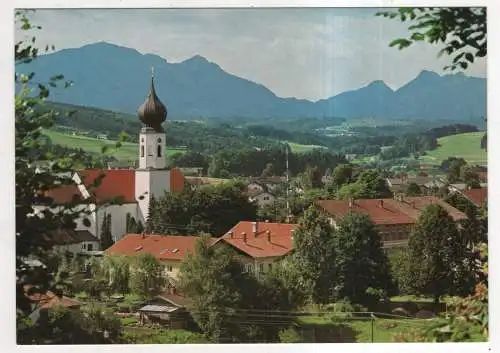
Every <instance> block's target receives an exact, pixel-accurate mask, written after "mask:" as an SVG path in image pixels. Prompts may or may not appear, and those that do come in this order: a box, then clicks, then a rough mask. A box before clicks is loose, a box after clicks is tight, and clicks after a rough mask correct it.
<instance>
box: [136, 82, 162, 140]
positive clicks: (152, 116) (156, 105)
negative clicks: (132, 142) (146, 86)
mask: <svg viewBox="0 0 500 353" xmlns="http://www.w3.org/2000/svg"><path fill="white" fill-rule="evenodd" d="M137 115H138V116H139V120H141V121H142V123H143V124H144V125H146V126H147V127H151V128H153V129H154V130H155V131H157V132H163V128H162V126H161V124H162V123H163V122H164V121H165V119H166V118H167V107H165V105H164V104H163V103H162V102H161V101H160V99H159V98H158V96H157V95H156V91H155V86H154V77H153V75H152V76H151V88H150V90H149V94H148V97H147V98H146V100H145V101H144V103H142V105H141V106H140V108H139V110H138V111H137Z"/></svg>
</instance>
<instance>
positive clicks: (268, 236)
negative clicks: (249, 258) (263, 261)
mask: <svg viewBox="0 0 500 353" xmlns="http://www.w3.org/2000/svg"><path fill="white" fill-rule="evenodd" d="M266 234H267V241H268V242H269V243H270V242H271V232H270V231H267V232H266Z"/></svg>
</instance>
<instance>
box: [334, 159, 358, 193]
mask: <svg viewBox="0 0 500 353" xmlns="http://www.w3.org/2000/svg"><path fill="white" fill-rule="evenodd" d="M353 174H354V169H353V167H352V165H350V164H339V165H338V166H336V167H335V169H334V170H333V175H332V183H333V185H335V186H336V187H337V188H341V187H342V186H344V185H345V184H349V183H350V182H351V181H352V178H353Z"/></svg>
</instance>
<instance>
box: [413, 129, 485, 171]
mask: <svg viewBox="0 0 500 353" xmlns="http://www.w3.org/2000/svg"><path fill="white" fill-rule="evenodd" d="M483 135H484V132H469V133H465V134H458V135H452V136H445V137H441V138H439V139H438V144H439V147H438V148H437V149H435V150H433V151H428V152H427V154H426V155H425V156H422V157H421V158H420V159H419V160H420V161H421V162H425V163H433V164H441V162H442V161H443V160H445V159H446V158H448V157H462V158H463V159H465V160H466V161H467V162H468V163H470V164H479V165H486V164H487V162H488V157H487V154H486V152H485V151H484V150H483V149H481V148H480V146H481V138H482V137H483Z"/></svg>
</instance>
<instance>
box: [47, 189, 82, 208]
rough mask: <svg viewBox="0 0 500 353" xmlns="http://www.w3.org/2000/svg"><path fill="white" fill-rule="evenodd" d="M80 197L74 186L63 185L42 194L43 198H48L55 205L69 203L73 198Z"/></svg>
mask: <svg viewBox="0 0 500 353" xmlns="http://www.w3.org/2000/svg"><path fill="white" fill-rule="evenodd" d="M75 195H76V196H80V197H81V195H82V194H81V193H80V190H78V187H77V186H76V185H64V186H60V187H58V188H55V189H52V190H47V191H46V192H44V196H45V197H50V198H51V199H53V200H54V203H55V204H56V205H63V204H67V203H69V202H71V201H72V200H73V197H74V196H75Z"/></svg>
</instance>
